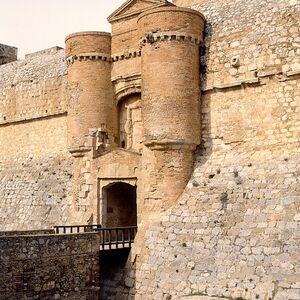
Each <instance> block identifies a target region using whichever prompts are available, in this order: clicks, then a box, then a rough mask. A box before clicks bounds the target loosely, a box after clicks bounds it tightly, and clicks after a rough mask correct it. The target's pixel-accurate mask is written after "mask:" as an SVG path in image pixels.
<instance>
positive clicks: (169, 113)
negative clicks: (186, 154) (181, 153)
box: [138, 6, 204, 148]
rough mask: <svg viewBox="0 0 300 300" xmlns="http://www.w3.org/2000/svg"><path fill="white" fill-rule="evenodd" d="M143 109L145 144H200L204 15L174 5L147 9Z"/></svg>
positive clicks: (140, 22) (143, 19) (141, 21)
mask: <svg viewBox="0 0 300 300" xmlns="http://www.w3.org/2000/svg"><path fill="white" fill-rule="evenodd" d="M138 27H139V32H140V37H141V47H142V113H143V120H144V129H145V145H146V146H148V147H150V148H152V147H155V148H156V147H162V148H164V147H166V146H167V148H169V147H171V148H172V147H173V146H175V148H178V146H179V145H186V146H188V147H191V148H195V147H196V145H198V144H199V143H200V113H199V108H200V103H199V100H200V99H199V98H200V82H199V81H200V79H199V76H200V74H199V73H200V72H199V43H200V42H201V41H202V37H203V30H204V17H203V16H202V14H201V13H199V12H197V11H195V10H192V9H186V8H178V7H173V6H167V7H161V8H157V9H153V10H149V11H146V12H145V13H143V14H142V15H141V16H140V17H139V20H138Z"/></svg>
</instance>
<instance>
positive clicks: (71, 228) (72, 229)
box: [54, 224, 102, 234]
mask: <svg viewBox="0 0 300 300" xmlns="http://www.w3.org/2000/svg"><path fill="white" fill-rule="evenodd" d="M101 228H102V227H101V225H100V224H95V225H62V226H54V230H55V233H56V234H66V233H84V232H94V231H99V230H100V229H101Z"/></svg>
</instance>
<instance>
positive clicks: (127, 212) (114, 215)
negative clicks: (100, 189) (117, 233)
mask: <svg viewBox="0 0 300 300" xmlns="http://www.w3.org/2000/svg"><path fill="white" fill-rule="evenodd" d="M105 194H106V200H107V211H106V226H107V227H126V226H136V225H137V205H136V186H132V185H130V184H128V183H124V182H117V183H113V184H111V185H109V186H108V187H105Z"/></svg>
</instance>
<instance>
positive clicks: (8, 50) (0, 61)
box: [0, 44, 18, 65]
mask: <svg viewBox="0 0 300 300" xmlns="http://www.w3.org/2000/svg"><path fill="white" fill-rule="evenodd" d="M17 59H18V48H16V47H12V46H8V45H3V44H0V65H4V64H7V63H10V62H13V61H15V60H17Z"/></svg>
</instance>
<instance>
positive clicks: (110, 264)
mask: <svg viewBox="0 0 300 300" xmlns="http://www.w3.org/2000/svg"><path fill="white" fill-rule="evenodd" d="M131 261H132V259H131V253H130V249H116V250H112V251H107V252H106V253H105V252H102V253H101V255H100V270H101V272H100V298H99V299H101V300H114V299H118V300H123V299H124V300H125V299H126V300H127V299H134V296H135V273H136V272H135V266H134V264H132V263H131Z"/></svg>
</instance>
